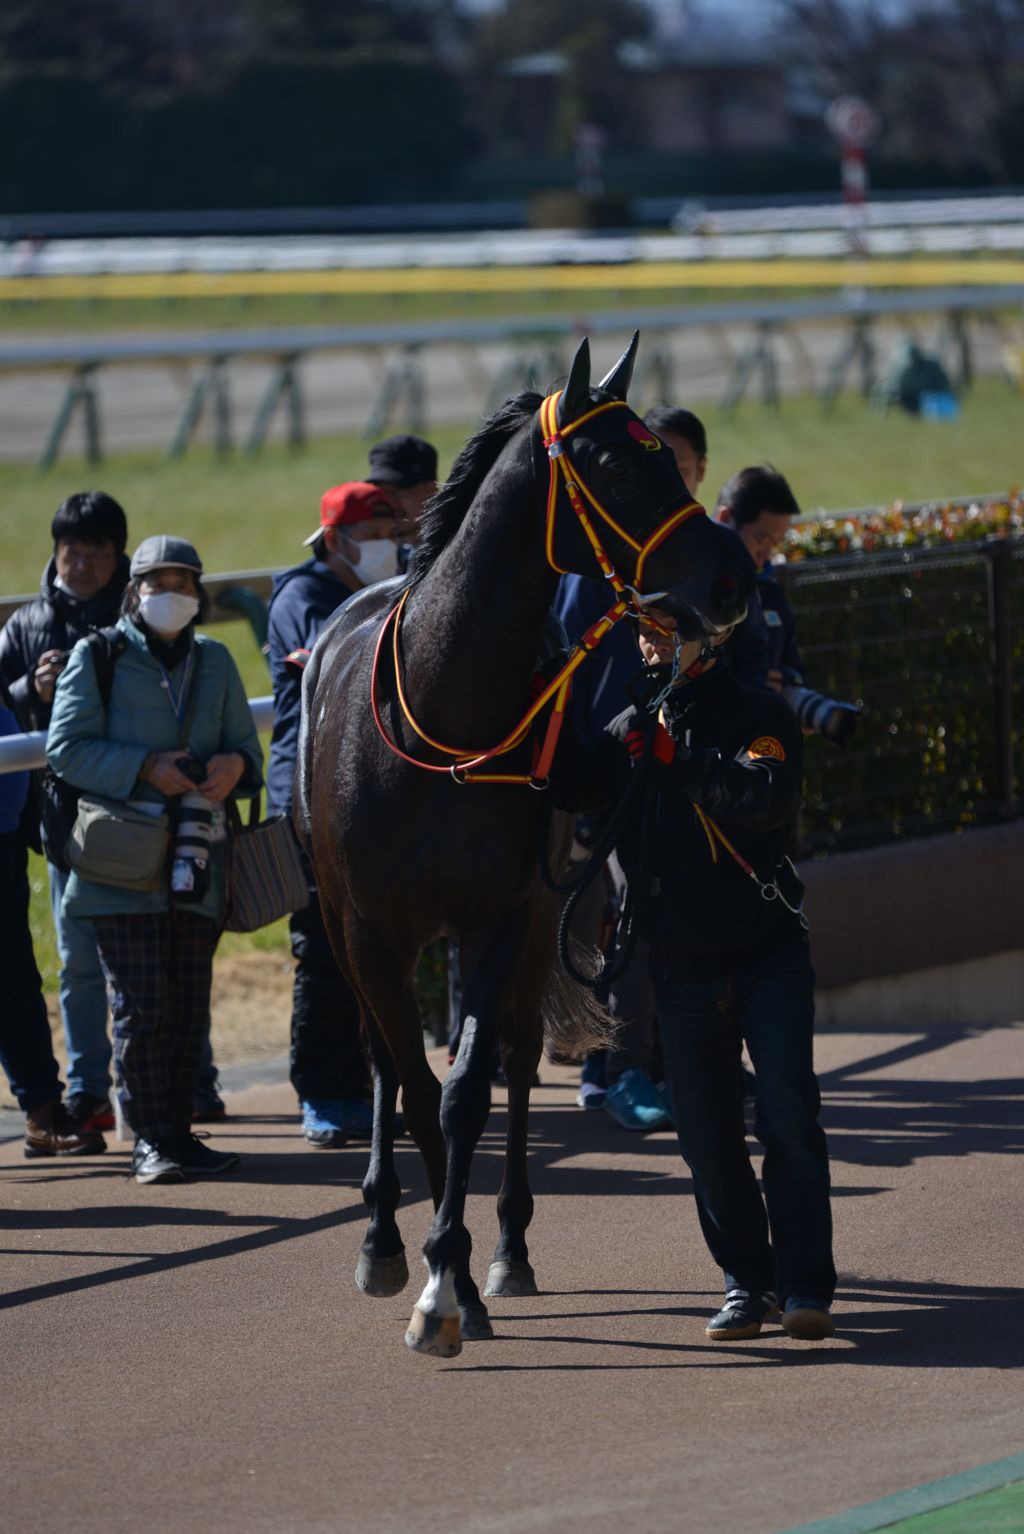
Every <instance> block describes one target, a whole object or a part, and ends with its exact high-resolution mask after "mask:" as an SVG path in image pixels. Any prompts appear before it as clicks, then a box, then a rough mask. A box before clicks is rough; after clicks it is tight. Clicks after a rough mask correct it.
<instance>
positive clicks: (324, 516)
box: [302, 479, 395, 544]
mask: <svg viewBox="0 0 1024 1534" xmlns="http://www.w3.org/2000/svg"><path fill="white" fill-rule="evenodd" d="M394 515H395V508H394V507H393V506H392V504H391V502H390V501H389V500H388V498H387V496H386V495H385V494H384V492H383V491H382V490H381V488H380V486H379V485H371V484H367V483H366V482H365V481H364V480H358V479H357V480H352V481H350V483H349V484H347V485H334V486H332V488H331V489H330V490H325V491H324V493H323V495H322V496H321V497H320V526H319V527H318V528H317V530H316V532H315V533H310V535H309V537H308V538H303V540H302V542H303V544H308V543H315V542H316V540H317V539H318V538H319V536H320V534H321V533H322V532H323V530H324V528H325V527H350V526H351V525H352V523H353V522H370V521H372V519H373V518H374V517H379V516H385V517H393V516H394Z"/></svg>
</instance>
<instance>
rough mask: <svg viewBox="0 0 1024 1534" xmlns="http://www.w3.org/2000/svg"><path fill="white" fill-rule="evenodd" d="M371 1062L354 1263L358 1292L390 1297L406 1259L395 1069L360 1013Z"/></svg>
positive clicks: (405, 1273)
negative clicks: (365, 1216)
mask: <svg viewBox="0 0 1024 1534" xmlns="http://www.w3.org/2000/svg"><path fill="white" fill-rule="evenodd" d="M363 1022H364V1026H365V1028H366V1033H367V1041H368V1043H369V1048H370V1059H371V1061H372V1064H373V1141H372V1144H371V1147H370V1164H369V1166H368V1167H367V1169H366V1176H365V1177H364V1178H363V1202H364V1204H365V1205H366V1207H367V1209H368V1210H369V1211H370V1223H369V1225H368V1227H367V1231H366V1239H365V1240H364V1241H363V1249H362V1251H361V1252H360V1254H359V1262H358V1264H357V1266H356V1283H357V1284H358V1286H359V1288H360V1289H361V1290H362V1291H363V1293H364V1294H370V1295H374V1296H375V1297H379V1298H383V1299H390V1298H391V1297H392V1296H393V1295H396V1294H400V1293H401V1291H402V1290H403V1289H404V1288H405V1286H406V1284H407V1283H408V1282H409V1264H408V1263H407V1262H406V1258H405V1246H404V1244H403V1242H402V1237H401V1234H400V1232H399V1229H398V1221H397V1220H396V1219H395V1212H396V1210H397V1208H398V1201H399V1199H400V1198H401V1196H402V1187H401V1183H400V1182H399V1180H398V1173H397V1172H396V1170H395V1101H396V1098H397V1096H398V1072H397V1071H396V1069H395V1062H394V1060H393V1059H392V1058H391V1051H390V1050H389V1049H388V1047H387V1045H386V1044H385V1042H384V1040H383V1039H382V1038H381V1035H380V1031H379V1029H378V1028H377V1026H376V1024H375V1023H373V1022H372V1021H368V1020H367V1019H366V1018H365V1017H364V1019H363Z"/></svg>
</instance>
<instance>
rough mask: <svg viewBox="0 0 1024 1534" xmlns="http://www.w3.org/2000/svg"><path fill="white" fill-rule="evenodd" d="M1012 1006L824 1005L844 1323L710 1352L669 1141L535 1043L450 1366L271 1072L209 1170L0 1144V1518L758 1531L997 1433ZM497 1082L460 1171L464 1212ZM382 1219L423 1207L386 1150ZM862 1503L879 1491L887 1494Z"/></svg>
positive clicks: (254, 1526)
mask: <svg viewBox="0 0 1024 1534" xmlns="http://www.w3.org/2000/svg"><path fill="white" fill-rule="evenodd" d="M1022 1060H1024V1025H1016V1026H1007V1027H1000V1028H984V1029H973V1028H970V1027H966V1026H965V1027H963V1028H957V1027H941V1028H940V1027H928V1026H926V1025H923V1026H920V1027H918V1026H913V1025H910V1024H908V1025H907V1027H906V1029H905V1031H901V1032H892V1031H889V1032H885V1033H882V1032H873V1031H870V1030H865V1031H864V1032H860V1033H856V1034H853V1033H838V1032H834V1033H825V1034H823V1035H822V1036H821V1038H820V1041H819V1069H820V1071H821V1075H822V1083H823V1087H824V1090H825V1096H826V1124H827V1127H828V1130H829V1135H830V1142H831V1147H832V1155H833V1163H834V1180H835V1214H836V1225H837V1261H838V1264H839V1269H840V1275H841V1277H840V1290H839V1300H838V1304H837V1307H836V1315H837V1322H838V1326H839V1334H838V1336H837V1337H836V1339H835V1340H834V1341H833V1342H830V1343H825V1344H821V1345H819V1346H814V1345H811V1344H800V1343H793V1342H790V1341H788V1340H787V1339H786V1338H785V1337H784V1335H783V1334H782V1333H781V1332H780V1331H779V1330H778V1329H777V1328H776V1327H774V1326H773V1327H770V1328H768V1329H766V1331H765V1333H764V1334H763V1335H762V1337H761V1338H760V1339H758V1340H757V1341H755V1342H751V1343H739V1344H735V1345H733V1346H731V1347H728V1346H715V1347H712V1346H710V1345H709V1344H708V1343H707V1342H706V1340H705V1338H704V1335H703V1326H704V1321H705V1318H706V1317H707V1315H708V1314H709V1312H710V1311H712V1310H713V1309H714V1308H715V1301H716V1298H717V1292H718V1280H717V1275H716V1273H715V1272H714V1271H713V1269H712V1267H711V1265H710V1262H709V1260H708V1258H707V1256H706V1254H705V1253H704V1250H703V1247H702V1245H701V1242H700V1238H699V1234H698V1231H697V1226H696V1220H695V1218H694V1215H693V1210H692V1204H691V1201H690V1200H689V1199H688V1198H687V1197H686V1195H687V1194H688V1191H689V1184H688V1181H687V1180H686V1178H685V1177H684V1176H683V1174H682V1168H681V1165H680V1163H679V1161H678V1159H677V1154H676V1150H675V1146H674V1142H673V1140H672V1138H671V1136H669V1135H668V1134H662V1135H655V1136H651V1137H649V1138H647V1139H640V1140H638V1139H636V1138H633V1137H628V1136H626V1135H625V1134H623V1133H622V1132H621V1131H619V1130H617V1129H615V1128H614V1126H612V1125H611V1124H610V1123H609V1122H608V1121H606V1120H605V1119H604V1118H603V1116H599V1115H598V1116H591V1115H586V1116H585V1115H584V1114H582V1113H580V1112H579V1111H578V1110H577V1109H575V1108H574V1107H573V1106H572V1080H571V1074H570V1073H569V1072H567V1071H565V1070H562V1069H557V1068H554V1067H551V1066H547V1065H545V1067H544V1069H543V1078H544V1079H543V1084H542V1086H541V1087H540V1088H539V1090H538V1091H537V1094H536V1099H537V1111H536V1113H535V1116H534V1118H533V1121H532V1122H533V1132H532V1138H531V1158H532V1163H533V1169H534V1186H535V1189H536V1190H537V1192H538V1193H539V1195H540V1197H539V1199H538V1206H537V1215H536V1218H535V1221H534V1225H533V1229H532V1256H533V1260H534V1263H535V1266H536V1268H537V1271H538V1278H539V1281H540V1283H541V1284H542V1287H543V1290H544V1292H543V1293H542V1294H541V1295H540V1296H539V1297H538V1298H535V1299H522V1300H500V1301H494V1302H492V1315H493V1318H494V1322H495V1328H496V1331H497V1333H498V1336H497V1338H496V1340H495V1341H494V1342H491V1343H477V1344H471V1345H467V1346H466V1348H465V1349H464V1351H463V1353H462V1355H461V1356H460V1357H459V1358H457V1359H454V1360H452V1361H450V1362H439V1361H436V1360H428V1359H423V1358H419V1357H415V1356H414V1355H412V1354H411V1353H409V1352H408V1351H407V1350H406V1349H405V1347H404V1346H403V1342H402V1333H403V1330H404V1326H405V1322H406V1319H407V1317H408V1313H409V1309H410V1307H411V1304H412V1302H413V1300H414V1299H415V1295H416V1292H417V1288H416V1287H415V1285H416V1280H414V1285H413V1286H410V1289H409V1290H408V1291H407V1292H406V1293H405V1294H403V1295H402V1296H400V1297H399V1298H398V1299H397V1300H384V1301H371V1300H368V1299H365V1298H364V1297H362V1296H361V1295H360V1294H359V1293H358V1292H357V1290H356V1289H355V1287H354V1284H353V1281H352V1272H353V1268H354V1265H355V1261H356V1256H357V1252H358V1248H359V1244H360V1240H361V1236H362V1228H363V1214H362V1209H361V1202H360V1193H359V1183H360V1179H361V1176H362V1171H363V1161H364V1156H363V1153H362V1152H360V1151H354V1150H345V1151H340V1152H329V1153H328V1152H314V1151H312V1150H309V1149H307V1148H306V1147H305V1146H304V1145H303V1143H302V1141H301V1139H300V1138H299V1136H298V1132H297V1119H296V1115H295V1113H294V1105H293V1101H292V1098H291V1094H290V1092H289V1091H288V1089H287V1088H285V1087H283V1086H267V1085H264V1086H255V1087H251V1088H249V1089H248V1090H246V1091H244V1092H240V1093H238V1094H236V1095H234V1096H232V1097H231V1099H230V1108H231V1111H232V1115H233V1118H232V1121H231V1123H230V1125H229V1126H228V1127H227V1129H226V1131H225V1135H224V1138H225V1139H226V1140H227V1139H230V1141H231V1143H232V1144H234V1145H237V1147H238V1149H239V1150H241V1151H242V1152H244V1154H245V1162H244V1165H243V1168H242V1169H240V1171H239V1172H238V1173H237V1174H236V1175H235V1176H234V1177H232V1178H231V1179H224V1180H223V1181H219V1182H207V1183H193V1184H189V1185H184V1186H179V1187H167V1188H151V1189H142V1188H139V1187H137V1186H136V1185H135V1184H133V1183H132V1182H130V1181H129V1180H128V1179H127V1178H126V1177H125V1175H124V1172H125V1167H126V1161H127V1154H126V1148H125V1147H117V1148H114V1147H112V1148H111V1151H110V1152H109V1153H108V1154H107V1156H106V1157H104V1158H102V1159H101V1160H97V1161H95V1162H88V1163H85V1162H83V1163H79V1164H77V1165H76V1164H63V1163H61V1164H57V1163H44V1164H40V1163H26V1162H24V1161H23V1160H22V1159H21V1153H20V1147H19V1144H18V1142H17V1141H14V1140H12V1141H10V1142H8V1143H6V1144H4V1145H2V1146H0V1209H2V1211H3V1215H2V1222H3V1225H4V1232H3V1235H2V1237H0V1310H2V1312H3V1315H2V1325H3V1338H4V1340H3V1355H2V1356H3V1381H4V1384H3V1390H4V1405H5V1408H6V1410H5V1418H6V1424H5V1430H4V1433H3V1436H2V1442H3V1449H2V1450H0V1457H2V1460H3V1466H4V1468H3V1481H2V1489H0V1505H2V1506H3V1509H4V1512H5V1514H6V1521H7V1526H8V1527H10V1528H12V1529H17V1528H31V1529H32V1530H33V1531H34V1534H51V1531H53V1534H56V1531H57V1530H61V1531H63V1530H64V1529H73V1530H74V1531H75V1534H93V1531H96V1534H99V1531H101V1530H102V1531H104V1534H108V1531H110V1530H112V1529H115V1530H116V1529H120V1528H125V1529H129V1528H130V1529H144V1530H146V1531H147V1534H172V1531H173V1534H179V1531H180V1530H182V1529H187V1528H194V1529H200V1528H205V1527H208V1526H211V1525H216V1527H217V1528H218V1529H219V1530H220V1531H223V1534H236V1531H237V1534H243V1531H245V1534H253V1531H255V1534H262V1531H275V1534H276V1531H290V1530H292V1529H295V1530H301V1531H302V1534H320V1531H323V1534H328V1531H330V1534H337V1531H348V1530H356V1529H358V1530H360V1531H363V1530H368V1531H373V1534H376V1531H381V1534H392V1531H393V1534H399V1531H401V1534H435V1531H437V1534H520V1531H527V1530H530V1531H534V1530H536V1531H543V1534H548V1531H551V1534H568V1531H570V1530H572V1531H575V1530H578V1529H580V1528H582V1527H586V1528H587V1529H588V1534H590V1531H592V1534H605V1531H609V1534H610V1531H612V1530H616V1531H621V1530H634V1529H635V1530H642V1531H644V1534H660V1531H672V1534H676V1531H684V1534H689V1531H691V1530H692V1531H694V1534H697V1531H700V1534H774V1531H778V1530H782V1529H792V1528H795V1527H797V1526H799V1525H800V1524H803V1523H809V1522H811V1521H813V1520H822V1519H825V1518H827V1517H829V1516H830V1515H834V1514H837V1513H841V1512H843V1511H844V1510H847V1509H851V1508H855V1507H858V1506H860V1505H861V1504H864V1503H867V1502H871V1501H874V1500H875V1499H879V1498H885V1497H890V1496H892V1495H893V1494H894V1493H897V1492H901V1491H904V1490H906V1489H907V1488H910V1487H914V1486H918V1485H920V1484H921V1483H922V1482H927V1481H932V1480H935V1479H937V1478H940V1477H945V1476H951V1475H954V1474H956V1473H957V1472H959V1471H964V1470H969V1469H973V1468H974V1467H977V1466H981V1465H985V1464H987V1463H989V1462H991V1461H993V1460H997V1459H1000V1458H1003V1457H1006V1456H1010V1455H1014V1454H1017V1453H1018V1452H1019V1451H1020V1448H1021V1444H1022V1439H1024V1434H1022V1428H1024V1405H1022V1399H1024V1398H1022V1391H1021V1385H1020V1380H1021V1375H1020V1366H1021V1364H1022V1363H1024V1329H1022V1328H1021V1326H1020V1288H1019V1286H1020V1272H1021V1259H1020V1232H1021V1229H1022V1228H1024V1219H1022V1216H1024V1179H1022V1177H1021V1163H1020V1159H1019V1156H1020V1152H1021V1150H1022V1149H1024V1119H1022V1113H1021V1091H1022V1086H1021V1082H1020V1080H1019V1079H1018V1078H1020V1077H1021V1075H1022V1074H1024V1072H1022V1070H1021V1065H1022ZM503 1117H504V1115H503V1109H502V1104H501V1101H500V1094H499V1100H498V1101H497V1102H496V1106H495V1112H494V1114H493V1116H492V1120H491V1123H490V1126H489V1128H488V1131H487V1134H486V1136H485V1140H484V1143H483V1147H482V1154H481V1155H480V1158H479V1166H478V1172H479V1175H478V1178H477V1182H478V1186H479V1192H478V1193H476V1194H474V1196H473V1198H472V1199H471V1211H470V1218H471V1225H472V1228H473V1230H474V1232H475V1233H476V1238H477V1262H476V1266H477V1270H478V1272H482V1270H483V1268H484V1266H485V1265H486V1261H487V1259H488V1258H489V1255H490V1250H491V1246H492V1244H493V1239H494V1234H495V1219H494V1194H495V1191H496V1187H497V1183H498V1178H499V1172H500V1138H501V1133H502V1130H503ZM399 1159H400V1169H401V1175H402V1178H403V1182H404V1183H405V1185H406V1186H407V1188H408V1189H409V1191H408V1192H407V1194H406V1196H405V1199H404V1201H403V1210H402V1215H401V1220H402V1225H403V1229H404V1232H405V1234H406V1240H407V1243H408V1245H409V1248H410V1253H411V1254H412V1253H413V1252H414V1251H415V1249H416V1248H417V1247H418V1246H419V1244H420V1242H421V1241H422V1238H423V1236H424V1234H425V1231H426V1227H427V1223H428V1207H427V1203H426V1200H425V1196H424V1180H423V1176H422V1172H421V1171H420V1168H419V1166H418V1159H417V1158H416V1156H415V1153H414V1152H413V1150H412V1149H411V1147H410V1146H409V1145H408V1143H407V1142H406V1143H405V1144H404V1147H403V1149H402V1150H401V1153H400V1158H399ZM889 1521H890V1522H891V1519H890V1520H889Z"/></svg>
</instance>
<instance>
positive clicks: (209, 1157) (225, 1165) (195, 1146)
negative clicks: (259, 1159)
mask: <svg viewBox="0 0 1024 1534" xmlns="http://www.w3.org/2000/svg"><path fill="white" fill-rule="evenodd" d="M169 1149H170V1151H171V1154H172V1155H173V1156H174V1159H175V1161H176V1162H177V1163H178V1165H179V1167H180V1168H181V1170H182V1171H183V1172H187V1173H188V1175H189V1176H190V1177H193V1176H199V1177H202V1176H206V1175H211V1176H216V1174H217V1173H218V1172H231V1171H233V1170H234V1168H235V1167H236V1166H237V1165H238V1164H239V1162H240V1161H241V1159H242V1158H241V1156H239V1155H238V1154H237V1153H236V1152H235V1151H215V1150H211V1149H210V1147H209V1146H208V1145H205V1144H204V1143H203V1141H202V1140H201V1139H200V1137H199V1135H179V1136H178V1138H177V1139H176V1140H174V1141H173V1142H172V1144H171V1145H170V1146H169Z"/></svg>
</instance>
